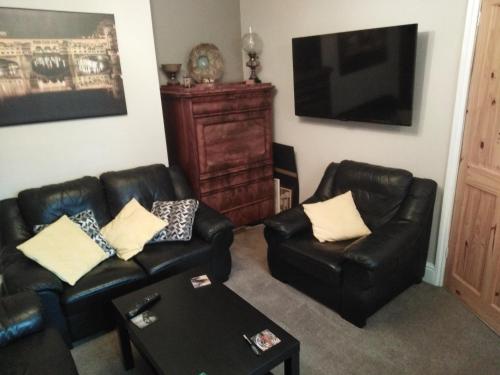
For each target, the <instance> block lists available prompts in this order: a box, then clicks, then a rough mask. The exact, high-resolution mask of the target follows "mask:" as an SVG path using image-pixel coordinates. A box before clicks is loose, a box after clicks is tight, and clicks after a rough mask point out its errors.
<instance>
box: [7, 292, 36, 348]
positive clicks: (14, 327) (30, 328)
mask: <svg viewBox="0 0 500 375" xmlns="http://www.w3.org/2000/svg"><path fill="white" fill-rule="evenodd" d="M42 327H43V317H42V309H41V304H40V300H39V299H38V297H37V295H36V294H35V293H34V292H23V293H17V294H14V295H11V296H6V297H2V298H0V346H5V345H7V344H8V343H10V342H12V341H14V340H16V339H18V338H21V337H23V336H26V335H28V334H31V333H35V332H38V331H40V330H41V329H42Z"/></svg>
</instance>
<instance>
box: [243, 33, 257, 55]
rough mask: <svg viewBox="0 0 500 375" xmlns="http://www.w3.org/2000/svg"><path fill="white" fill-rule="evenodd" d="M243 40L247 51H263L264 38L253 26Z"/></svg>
mask: <svg viewBox="0 0 500 375" xmlns="http://www.w3.org/2000/svg"><path fill="white" fill-rule="evenodd" d="M241 42H242V45H243V50H244V51H245V52H246V53H256V54H260V53H261V52H262V39H261V38H260V36H259V35H258V34H256V33H254V32H253V31H252V27H250V28H249V30H248V33H246V34H245V35H243V38H242V39H241Z"/></svg>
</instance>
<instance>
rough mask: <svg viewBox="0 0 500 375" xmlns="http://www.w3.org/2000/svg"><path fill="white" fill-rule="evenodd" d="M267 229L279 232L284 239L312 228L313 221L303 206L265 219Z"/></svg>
mask: <svg viewBox="0 0 500 375" xmlns="http://www.w3.org/2000/svg"><path fill="white" fill-rule="evenodd" d="M264 225H265V226H266V229H271V230H273V231H275V232H277V233H278V234H279V235H280V236H281V237H282V238H283V239H288V238H290V237H292V236H293V235H295V234H297V233H300V232H303V231H306V230H308V229H311V221H310V220H309V218H308V217H307V215H306V214H305V213H304V209H303V208H302V206H297V207H293V208H290V209H288V210H286V211H283V212H280V213H279V214H277V215H275V216H273V217H271V218H269V219H266V220H264Z"/></svg>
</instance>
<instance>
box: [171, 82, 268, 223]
mask: <svg viewBox="0 0 500 375" xmlns="http://www.w3.org/2000/svg"><path fill="white" fill-rule="evenodd" d="M273 93H274V87H273V86H272V85H271V84H256V85H244V84H219V85H215V86H213V87H204V86H195V87H193V88H189V89H188V88H183V87H181V86H162V87H161V96H162V104H163V116H164V122H165V133H166V137H167V148H168V157H169V163H170V165H180V166H181V167H182V169H183V171H184V173H185V174H186V176H187V177H188V179H189V181H190V183H191V186H192V187H193V189H194V191H195V193H196V195H197V197H198V199H200V200H201V201H203V202H205V203H206V204H208V205H209V206H211V207H213V208H215V209H216V210H218V211H220V212H222V213H224V214H225V215H226V216H228V217H229V218H230V219H231V220H232V221H233V222H234V224H235V225H237V226H240V225H244V224H250V223H254V222H257V221H259V220H262V219H264V218H266V217H269V216H271V215H272V214H273V212H274V188H273V169H272V150H271V145H272V100H273Z"/></svg>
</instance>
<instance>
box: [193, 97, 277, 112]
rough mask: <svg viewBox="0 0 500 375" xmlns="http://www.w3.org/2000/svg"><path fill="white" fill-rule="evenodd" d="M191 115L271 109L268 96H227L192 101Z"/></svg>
mask: <svg viewBox="0 0 500 375" xmlns="http://www.w3.org/2000/svg"><path fill="white" fill-rule="evenodd" d="M192 108H193V115H194V116H195V117H196V116H204V115H208V114H221V113H226V112H239V111H247V110H251V109H263V108H271V95H270V94H264V95H263V94H254V95H252V94H243V95H242V94H228V95H220V96H219V95H217V96H212V97H209V98H200V99H193V103H192Z"/></svg>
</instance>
